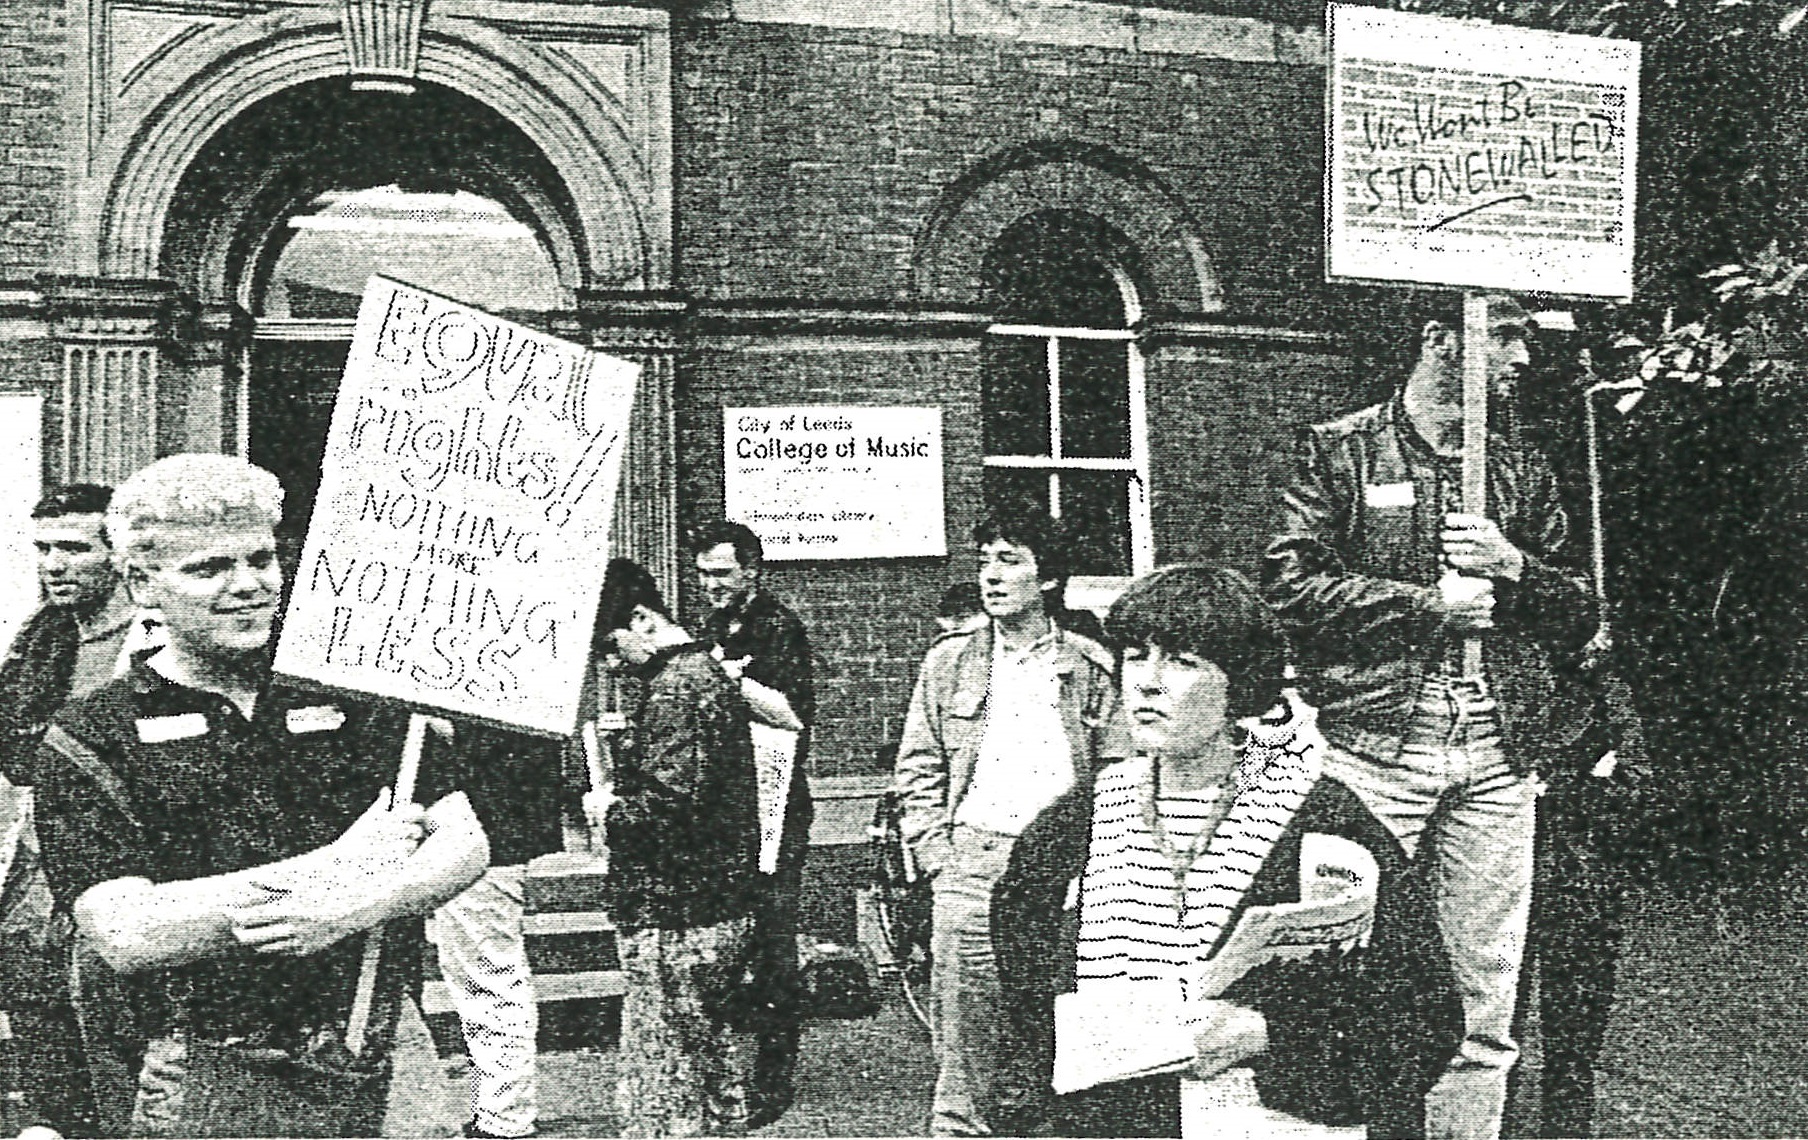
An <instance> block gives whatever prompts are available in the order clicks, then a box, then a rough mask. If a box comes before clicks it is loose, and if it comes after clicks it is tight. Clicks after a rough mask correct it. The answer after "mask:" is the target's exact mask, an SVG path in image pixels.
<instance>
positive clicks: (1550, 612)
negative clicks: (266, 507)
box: [1262, 396, 1596, 769]
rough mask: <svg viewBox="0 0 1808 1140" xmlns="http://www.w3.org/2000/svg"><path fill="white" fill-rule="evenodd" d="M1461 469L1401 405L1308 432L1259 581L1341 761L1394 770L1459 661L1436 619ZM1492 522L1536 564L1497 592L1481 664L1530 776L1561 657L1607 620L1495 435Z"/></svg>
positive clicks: (1516, 758)
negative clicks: (1383, 764)
mask: <svg viewBox="0 0 1808 1140" xmlns="http://www.w3.org/2000/svg"><path fill="white" fill-rule="evenodd" d="M1460 470H1461V468H1460V464H1459V463H1457V462H1455V461H1452V460H1449V459H1446V458H1442V457H1439V456H1437V455H1436V454H1435V453H1434V452H1433V451H1432V449H1431V446H1430V445H1429V444H1427V443H1426V442H1425V440H1424V439H1423V438H1422V437H1420V435H1419V433H1418V431H1417V430H1416V429H1415V428H1414V427H1413V425H1412V423H1411V421H1410V420H1409V419H1407V417H1406V412H1405V409H1404V407H1403V406H1402V405H1401V402H1400V399H1399V397H1398V396H1396V397H1395V398H1394V399H1393V400H1391V401H1389V402H1387V403H1383V404H1377V405H1375V406H1374V407H1370V408H1365V409H1363V410H1362V411H1360V412H1356V413H1353V414H1351V415H1348V416H1345V417H1344V418H1342V419H1340V420H1335V421H1333V422H1331V423H1326V424H1319V425H1317V426H1315V427H1310V428H1307V429H1305V431H1304V432H1302V433H1301V440H1300V450H1299V460H1298V466H1297V468H1296V470H1295V472H1294V474H1293V476H1292V478H1291V479H1290V480H1289V482H1288V483H1287V489H1286V492H1285V494H1284V497H1283V500H1282V511H1281V519H1280V523H1279V526H1278V528H1277V530H1276V533H1275V536H1274V538H1273V541H1271V542H1270V543H1269V545H1268V550H1267V552H1266V554H1265V555H1264V564H1263V568H1262V580H1263V586H1264V589H1265V592H1266V594H1267V597H1268V600H1269V603H1270V604H1271V605H1273V606H1274V607H1275V610H1276V612H1277V613H1279V615H1280V617H1281V620H1282V622H1283V624H1284V625H1285V626H1286V627H1287V631H1288V635H1289V636H1290V637H1291V639H1292V641H1293V647H1294V652H1295V655H1296V659H1297V661H1298V664H1299V667H1300V673H1301V677H1300V680H1301V689H1302V691H1303V692H1304V694H1305V696H1306V699H1307V700H1308V701H1310V702H1312V703H1313V704H1314V705H1316V706H1317V707H1318V708H1319V710H1320V718H1319V724H1320V727H1321V728H1322V729H1323V731H1324V734H1325V736H1326V737H1327V738H1328V739H1329V740H1330V741H1331V742H1332V743H1333V744H1336V745H1338V746H1339V747H1342V748H1346V749H1349V750H1350V751H1353V752H1357V753H1360V754H1362V755H1366V756H1370V757H1374V758H1377V759H1383V760H1388V759H1392V758H1393V757H1395V756H1397V755H1398V754H1399V751H1400V743H1401V737H1402V734H1403V732H1404V730H1405V725H1406V719H1407V717H1408V716H1409V715H1410V713H1411V709H1412V703H1413V700H1414V699H1415V697H1416V695H1417V693H1418V688H1419V683H1420V681H1421V679H1422V678H1423V677H1424V676H1425V675H1426V673H1427V672H1430V671H1433V670H1434V669H1436V668H1437V667H1438V666H1440V665H1441V664H1442V662H1443V658H1444V657H1445V655H1446V654H1447V653H1448V652H1449V647H1450V645H1451V643H1452V641H1453V634H1452V633H1451V631H1449V630H1448V629H1446V628H1445V627H1444V624H1443V619H1442V617H1441V615H1440V612H1439V611H1438V610H1437V609H1436V608H1435V607H1434V601H1435V599H1436V596H1437V589H1438V587H1437V584H1436V583H1437V579H1438V575H1439V573H1440V564H1439V549H1440V544H1439V538H1438V534H1439V530H1440V529H1441V525H1442V518H1443V515H1444V514H1445V513H1446V512H1448V511H1452V510H1456V509H1458V503H1457V500H1456V491H1457V488H1458V487H1459V486H1460ZM1487 515H1488V517H1489V518H1491V519H1493V520H1495V521H1496V522H1497V523H1499V524H1500V528H1501V531H1502V533H1504V534H1505V535H1506V537H1507V540H1508V541H1510V542H1511V543H1513V545H1514V546H1516V547H1518V548H1519V549H1520V551H1521V552H1523V553H1524V555H1525V570H1524V573H1523V574H1522V575H1521V577H1520V580H1519V581H1517V582H1506V581H1497V582H1496V583H1495V598H1496V602H1495V608H1494V624H1495V627H1496V628H1495V629H1493V630H1491V631H1489V632H1487V633H1486V634H1484V635H1483V647H1484V648H1483V659H1482V660H1483V672H1484V674H1485V676H1486V677H1487V680H1488V682H1489V685H1490V687H1491V688H1492V690H1493V692H1494V695H1495V697H1496V698H1497V700H1498V701H1499V706H1500V715H1501V730H1502V735H1503V737H1504V741H1505V743H1506V745H1507V749H1508V755H1509V756H1510V757H1511V758H1512V759H1513V762H1514V763H1515V765H1516V766H1519V767H1521V768H1522V769H1523V768H1526V767H1529V766H1530V765H1531V764H1532V762H1533V761H1534V759H1535V748H1536V745H1537V743H1538V741H1539V738H1540V737H1541V736H1542V735H1543V734H1544V732H1545V731H1547V728H1548V726H1547V724H1546V721H1547V719H1548V711H1549V708H1550V706H1551V703H1552V697H1553V696H1554V688H1553V687H1554V684H1555V682H1554V680H1553V677H1552V672H1551V658H1552V656H1553V655H1556V656H1568V655H1570V654H1573V653H1574V652H1576V651H1577V650H1579V649H1581V647H1582V646H1583V645H1584V644H1586V643H1587V641H1588V639H1589V638H1590V637H1591V636H1592V635H1593V634H1594V631H1595V622H1596V610H1595V604H1594V599H1593V597H1592V595H1591V594H1590V593H1589V592H1588V590H1587V588H1586V587H1585V586H1584V585H1583V584H1582V582H1581V581H1580V580H1579V579H1577V578H1575V577H1573V576H1572V575H1571V574H1569V573H1568V572H1567V571H1565V570H1563V569H1561V568H1559V566H1558V565H1556V560H1557V558H1558V556H1559V553H1560V551H1561V550H1562V548H1563V544H1564V540H1565V538H1566V536H1567V533H1568V525H1569V524H1568V520H1567V518H1566V516H1565V514H1564V511H1563V507H1562V505H1561V503H1560V502H1559V501H1558V497H1557V484H1556V479H1555V477H1554V476H1553V475H1552V474H1551V471H1550V468H1549V467H1548V466H1547V465H1546V464H1545V462H1544V460H1543V459H1542V458H1541V457H1540V456H1538V455H1537V454H1536V453H1534V452H1531V451H1528V450H1526V449H1524V448H1520V447H1516V446H1514V445H1513V444H1511V443H1509V442H1508V441H1506V440H1505V439H1502V438H1500V437H1499V436H1492V437H1490V439H1489V444H1488V509H1487ZM1457 636H1459V637H1460V635H1457Z"/></svg>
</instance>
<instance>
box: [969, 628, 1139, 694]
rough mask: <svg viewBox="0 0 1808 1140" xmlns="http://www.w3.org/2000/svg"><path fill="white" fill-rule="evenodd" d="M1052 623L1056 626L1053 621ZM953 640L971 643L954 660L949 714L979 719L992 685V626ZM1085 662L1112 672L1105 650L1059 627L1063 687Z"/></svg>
mask: <svg viewBox="0 0 1808 1140" xmlns="http://www.w3.org/2000/svg"><path fill="white" fill-rule="evenodd" d="M1050 623H1051V624H1054V620H1053V619H1052V618H1051V619H1050ZM950 636H953V637H965V638H966V639H967V643H966V644H965V645H963V646H961V650H960V654H959V655H958V656H957V657H956V658H955V660H954V688H953V691H952V692H951V693H950V695H949V698H948V711H949V712H951V713H953V714H954V715H955V716H964V717H972V716H978V715H979V710H980V707H981V706H983V705H984V704H985V702H986V691H987V689H988V688H989V687H990V686H991V681H992V638H993V636H994V634H993V630H992V623H991V622H986V623H985V624H984V625H982V626H980V627H979V628H978V629H975V630H973V631H971V632H962V633H956V634H951V635H950ZM1082 662H1091V663H1092V664H1093V665H1095V666H1097V667H1098V668H1100V669H1102V670H1104V671H1105V672H1107V673H1109V672H1110V671H1111V659H1110V658H1109V657H1108V656H1106V654H1105V651H1104V650H1103V649H1101V648H1099V647H1098V646H1097V645H1094V644H1093V643H1092V642H1090V641H1088V640H1086V639H1085V638H1083V637H1076V636H1074V635H1073V634H1071V633H1069V632H1068V631H1066V630H1064V629H1062V628H1061V627H1060V625H1058V624H1055V673H1056V675H1057V676H1059V677H1061V678H1062V683H1063V685H1065V684H1066V678H1068V677H1071V676H1073V673H1074V670H1076V669H1078V668H1079V666H1080V664H1081V663H1082Z"/></svg>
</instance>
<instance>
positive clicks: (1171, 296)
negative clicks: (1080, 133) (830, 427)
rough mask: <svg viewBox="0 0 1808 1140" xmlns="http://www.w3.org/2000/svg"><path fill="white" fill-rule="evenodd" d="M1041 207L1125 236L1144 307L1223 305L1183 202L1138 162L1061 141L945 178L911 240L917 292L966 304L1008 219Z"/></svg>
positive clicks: (975, 294) (1183, 309)
mask: <svg viewBox="0 0 1808 1140" xmlns="http://www.w3.org/2000/svg"><path fill="white" fill-rule="evenodd" d="M1049 211H1062V212H1067V213H1072V214H1077V215H1085V216H1090V217H1093V218H1096V219H1098V220H1099V221H1101V222H1103V223H1105V224H1107V225H1109V226H1111V227H1112V228H1113V229H1115V230H1117V231H1119V232H1121V233H1122V234H1123V235H1124V236H1125V237H1126V238H1128V240H1129V243H1130V245H1131V247H1132V248H1133V249H1134V250H1135V253H1136V258H1135V260H1136V262H1137V264H1138V266H1139V278H1140V279H1139V280H1137V281H1136V283H1135V284H1136V286H1137V291H1138V292H1139V294H1141V295H1142V297H1143V300H1144V303H1145V309H1146V310H1153V311H1161V312H1168V313H1210V312H1217V311H1219V310H1220V309H1222V308H1223V305H1224V301H1223V296H1222V293H1221V291H1220V289H1219V284H1218V277H1217V274H1216V272H1215V271H1214V269H1213V266H1212V261H1211V257H1210V256H1209V254H1208V253H1207V252H1206V249H1205V245H1204V243H1203V242H1202V241H1201V240H1200V238H1199V236H1198V235H1199V227H1198V226H1197V225H1195V224H1194V223H1193V220H1192V218H1191V217H1190V216H1189V214H1188V211H1187V209H1186V206H1185V204H1184V203H1183V202H1182V201H1181V200H1180V199H1179V198H1178V197H1176V196H1175V195H1173V194H1172V193H1170V192H1169V191H1168V190H1167V189H1166V188H1165V187H1164V186H1162V184H1161V183H1160V181H1159V180H1158V179H1157V178H1156V177H1155V176H1154V174H1153V173H1152V172H1151V171H1149V170H1147V169H1146V168H1144V167H1143V166H1142V165H1141V164H1139V163H1136V162H1133V161H1132V160H1130V159H1127V158H1125V157H1124V156H1122V155H1119V154H1117V153H1116V152H1114V151H1111V150H1108V149H1106V148H1103V147H1099V146H1093V145H1090V144H1084V143H1075V142H1065V141H1063V142H1055V141H1050V142H1040V143H1030V144H1026V145H1024V146H1019V147H1014V148H1012V149H1010V150H1007V151H1003V152H1001V153H998V154H995V155H992V156H991V157H989V158H987V159H985V160H984V161H982V162H980V163H978V164H977V165H975V166H974V167H973V168H972V169H971V170H970V171H968V173H967V174H966V175H964V176H963V177H961V178H960V179H958V180H957V181H955V182H954V183H953V184H951V185H950V186H949V187H948V189H947V191H946V192H945V193H944V194H943V195H942V200H941V202H940V203H939V204H938V206H937V208H936V210H935V212H934V213H933V214H932V215H931V216H930V219H929V222H928V223H927V225H925V227H924V229H923V232H922V234H921V236H920V237H919V239H918V241H917V247H916V248H917V253H916V259H915V262H914V264H913V266H912V274H913V285H914V288H915V291H916V293H917V295H918V296H919V297H921V298H923V299H924V300H927V301H933V302H935V303H939V304H957V305H973V304H975V303H976V302H977V301H978V300H979V298H980V296H981V292H982V290H981V278H982V267H983V263H984V259H985V257H986V254H987V251H989V250H991V249H992V248H993V246H994V245H995V244H996V243H997V241H998V238H999V236H1000V235H1001V234H1003V233H1004V232H1005V231H1006V230H1007V229H1009V228H1010V227H1011V226H1013V225H1015V224H1017V223H1018V222H1020V221H1022V220H1023V219H1024V218H1027V217H1030V216H1032V215H1036V214H1041V213H1047V212H1049Z"/></svg>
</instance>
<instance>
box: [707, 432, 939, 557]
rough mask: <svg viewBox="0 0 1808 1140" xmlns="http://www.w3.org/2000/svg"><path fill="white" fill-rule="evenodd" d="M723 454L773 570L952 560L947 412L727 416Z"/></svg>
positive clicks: (731, 497) (730, 489)
mask: <svg viewBox="0 0 1808 1140" xmlns="http://www.w3.org/2000/svg"><path fill="white" fill-rule="evenodd" d="M722 451H723V464H722V466H723V484H724V486H723V491H724V507H725V509H726V512H727V515H728V517H729V518H731V519H733V520H735V521H736V522H739V523H743V524H745V525H746V526H747V527H748V528H749V529H751V530H752V531H753V532H754V533H755V534H757V535H759V536H760V543H761V545H762V546H763V547H764V548H765V554H766V560H767V561H768V562H797V561H802V560H805V559H842V558H924V557H939V556H941V555H944V554H946V553H948V539H947V532H946V528H945V525H944V522H943V506H942V410H941V409H940V408H873V407H855V406H820V407H817V406H811V407H775V408H724V409H722Z"/></svg>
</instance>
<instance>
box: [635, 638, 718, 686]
mask: <svg viewBox="0 0 1808 1140" xmlns="http://www.w3.org/2000/svg"><path fill="white" fill-rule="evenodd" d="M708 652H709V646H707V645H705V644H703V643H702V642H701V641H678V642H674V643H672V644H671V645H662V646H660V647H659V648H658V649H655V650H654V651H653V654H652V656H650V657H648V658H647V659H646V660H645V661H643V662H641V663H640V664H639V665H636V666H635V667H634V668H635V671H636V672H637V673H639V674H640V676H641V678H642V679H643V680H647V681H650V680H652V679H653V678H654V677H655V676H656V675H658V673H659V671H660V670H661V669H663V668H665V663H666V662H667V661H670V660H671V659H672V658H674V657H676V656H678V655H679V654H680V653H708Z"/></svg>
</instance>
